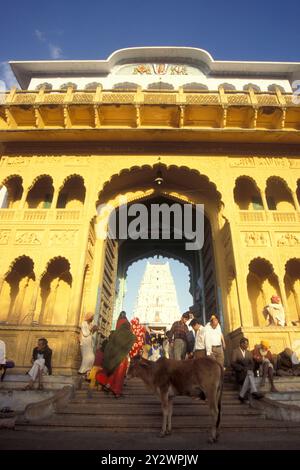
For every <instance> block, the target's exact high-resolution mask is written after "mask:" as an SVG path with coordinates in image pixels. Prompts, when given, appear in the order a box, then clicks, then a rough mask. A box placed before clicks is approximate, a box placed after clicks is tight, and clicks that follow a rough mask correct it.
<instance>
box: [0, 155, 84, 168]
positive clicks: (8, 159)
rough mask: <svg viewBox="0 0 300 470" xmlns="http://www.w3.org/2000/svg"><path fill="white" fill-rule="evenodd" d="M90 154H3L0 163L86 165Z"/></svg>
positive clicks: (13, 164)
mask: <svg viewBox="0 0 300 470" xmlns="http://www.w3.org/2000/svg"><path fill="white" fill-rule="evenodd" d="M90 159H91V157H90V156H85V155H82V156H74V157H69V156H64V155H61V156H59V157H58V156H55V155H34V156H3V157H2V158H1V165H6V166H8V167H10V166H22V167H24V166H31V165H35V166H36V165H47V166H48V165H50V166H51V165H54V166H55V167H56V166H57V165H62V166H87V165H88V164H89V162H90Z"/></svg>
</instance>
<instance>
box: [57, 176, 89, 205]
mask: <svg viewBox="0 0 300 470" xmlns="http://www.w3.org/2000/svg"><path fill="white" fill-rule="evenodd" d="M85 192H86V191H85V186H84V180H83V178H82V176H79V175H72V176H70V177H69V178H67V179H66V180H65V182H64V184H63V186H62V188H61V190H60V191H59V195H58V199H57V204H56V207H57V208H58V209H78V208H81V207H82V206H83V205H84V200H85Z"/></svg>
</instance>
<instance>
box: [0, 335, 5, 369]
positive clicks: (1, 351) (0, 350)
mask: <svg viewBox="0 0 300 470" xmlns="http://www.w3.org/2000/svg"><path fill="white" fill-rule="evenodd" d="M5 363H6V351H5V343H4V341H2V339H0V364H5Z"/></svg>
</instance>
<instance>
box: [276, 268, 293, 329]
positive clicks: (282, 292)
mask: <svg viewBox="0 0 300 470" xmlns="http://www.w3.org/2000/svg"><path fill="white" fill-rule="evenodd" d="M283 278H284V274H281V273H280V275H279V276H278V284H279V290H280V297H281V301H282V305H283V308H284V313H285V322H286V324H287V326H290V323H291V319H290V315H289V311H288V301H287V298H286V294H285V286H284V282H283Z"/></svg>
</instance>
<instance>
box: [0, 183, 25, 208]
mask: <svg viewBox="0 0 300 470" xmlns="http://www.w3.org/2000/svg"><path fill="white" fill-rule="evenodd" d="M22 195H23V181H22V178H21V176H19V175H13V176H10V177H8V178H7V179H6V180H5V181H4V182H3V184H2V186H1V189H0V208H1V209H13V208H16V207H19V205H20V201H21V198H22Z"/></svg>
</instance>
